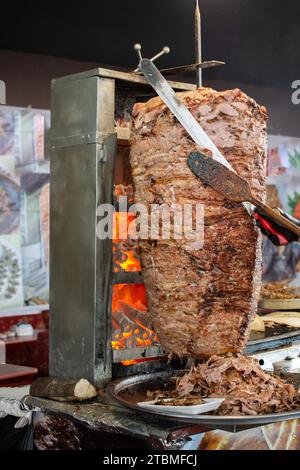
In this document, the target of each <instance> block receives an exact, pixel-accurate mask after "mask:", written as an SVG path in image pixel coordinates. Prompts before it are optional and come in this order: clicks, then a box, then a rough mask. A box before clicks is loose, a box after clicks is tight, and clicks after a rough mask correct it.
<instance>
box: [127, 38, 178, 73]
mask: <svg viewBox="0 0 300 470" xmlns="http://www.w3.org/2000/svg"><path fill="white" fill-rule="evenodd" d="M133 48H134V50H135V51H136V52H137V55H138V56H139V62H141V60H142V58H143V57H142V53H141V49H142V46H141V45H140V44H139V43H136V44H135V45H134V46H133ZM169 52H170V48H169V47H168V46H165V47H163V48H162V50H161V51H160V52H158V54H156V55H154V56H153V57H152V58H151V59H150V60H151V62H154V61H155V60H156V59H158V58H159V57H161V56H162V55H164V54H169ZM139 70H140V69H139V67H137V68H136V69H135V70H134V72H135V73H136V72H139Z"/></svg>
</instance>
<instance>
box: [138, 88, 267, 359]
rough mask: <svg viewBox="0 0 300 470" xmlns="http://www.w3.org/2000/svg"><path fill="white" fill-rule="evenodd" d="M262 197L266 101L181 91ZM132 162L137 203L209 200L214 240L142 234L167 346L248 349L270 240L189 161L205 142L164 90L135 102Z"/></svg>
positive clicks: (193, 352)
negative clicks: (166, 100) (171, 106)
mask: <svg viewBox="0 0 300 470" xmlns="http://www.w3.org/2000/svg"><path fill="white" fill-rule="evenodd" d="M179 96H180V98H181V100H182V101H183V102H184V104H185V105H186V106H187V107H188V108H189V109H190V111H191V112H192V114H193V115H194V116H195V118H196V119H197V120H198V121H199V122H200V124H201V126H202V127H203V128H204V130H205V131H206V132H207V134H208V135H209V136H210V137H211V139H212V140H213V141H214V143H215V144H216V145H217V147H218V148H219V149H220V150H221V152H223V154H224V156H225V157H226V159H227V160H228V161H229V162H230V163H231V164H232V166H233V168H234V169H235V170H236V172H237V173H238V174H239V175H240V176H242V177H243V178H245V179H246V180H247V181H248V182H249V184H250V187H251V190H252V192H253V194H254V196H255V197H257V198H259V199H262V200H263V199H264V194H265V193H264V191H265V190H264V188H265V157H266V119H267V114H266V110H265V108H264V107H261V106H259V105H257V104H256V102H255V101H254V100H252V99H251V98H249V97H248V96H246V95H245V94H244V93H242V92H241V91H240V90H238V89H235V90H230V91H225V92H216V91H214V90H212V89H206V88H200V89H198V90H196V91H194V92H185V93H180V94H179ZM131 135H132V142H131V165H132V172H133V180H134V186H135V201H136V202H137V203H144V204H146V205H147V206H148V208H149V211H150V205H151V204H153V203H154V204H168V205H169V206H171V205H172V204H194V205H195V204H199V203H202V204H203V205H204V215H205V230H204V247H203V248H202V247H201V244H197V243H191V241H190V240H189V239H187V238H184V237H183V238H182V239H176V240H175V239H174V238H171V239H169V240H162V239H159V240H142V241H141V243H140V249H141V259H142V265H143V272H144V280H145V286H146V290H147V296H148V303H149V310H150V314H151V318H152V322H153V325H154V327H155V329H156V331H157V333H158V336H159V339H160V342H161V344H162V346H163V347H164V348H165V350H166V351H167V352H169V353H174V354H176V355H178V356H180V357H184V356H193V357H195V358H207V357H210V356H211V355H213V354H226V353H228V352H240V351H241V350H242V349H243V348H244V346H245V343H246V340H247V336H248V332H249V326H250V321H251V319H252V317H253V315H254V313H255V310H256V302H257V297H258V294H259V288H260V269H261V248H260V245H261V238H260V234H258V233H257V230H256V229H255V227H254V224H253V221H252V220H251V219H250V217H249V215H248V214H247V213H246V211H245V209H244V208H243V207H242V206H241V205H239V204H231V203H229V202H228V200H225V199H224V198H223V197H222V196H220V195H219V194H217V193H216V192H215V191H214V190H213V189H210V188H208V187H205V186H204V185H203V184H202V183H201V181H200V180H199V179H198V178H196V177H195V176H194V175H193V174H192V172H191V171H190V169H189V168H188V166H187V158H188V155H189V154H190V152H192V151H194V150H200V151H202V152H204V153H207V154H208V155H210V153H209V151H207V149H205V148H197V147H196V145H195V144H194V142H193V141H192V139H191V138H190V137H189V136H188V134H187V133H186V131H185V130H184V129H183V127H182V126H181V125H180V124H179V123H178V121H177V120H176V118H174V116H173V115H172V113H171V112H170V111H169V110H168V109H167V108H166V106H165V105H164V104H163V102H162V101H161V100H160V98H153V99H152V100H150V101H149V102H147V103H139V104H136V105H135V107H134V109H133V120H132V132H131Z"/></svg>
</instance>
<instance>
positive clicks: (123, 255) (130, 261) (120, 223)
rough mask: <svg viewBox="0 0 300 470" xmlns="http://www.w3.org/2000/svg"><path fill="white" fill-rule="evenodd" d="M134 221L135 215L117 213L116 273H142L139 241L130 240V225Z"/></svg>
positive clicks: (114, 249)
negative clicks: (128, 231)
mask: <svg viewBox="0 0 300 470" xmlns="http://www.w3.org/2000/svg"><path fill="white" fill-rule="evenodd" d="M133 220H134V215H133V214H127V213H126V212H116V213H115V214H114V232H113V233H114V238H113V257H114V270H115V272H119V271H126V272H137V271H141V263H140V257H139V252H138V243H137V240H132V239H129V238H128V233H127V230H128V225H129V224H130V223H131V222H132V221H133Z"/></svg>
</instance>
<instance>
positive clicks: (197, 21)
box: [195, 0, 202, 88]
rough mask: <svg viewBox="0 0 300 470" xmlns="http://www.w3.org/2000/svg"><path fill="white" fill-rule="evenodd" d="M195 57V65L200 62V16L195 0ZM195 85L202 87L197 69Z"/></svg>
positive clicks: (200, 76) (199, 71)
mask: <svg viewBox="0 0 300 470" xmlns="http://www.w3.org/2000/svg"><path fill="white" fill-rule="evenodd" d="M195 56H196V60H195V62H196V64H200V63H201V62H202V42H201V14H200V8H199V2H198V0H196V9H195ZM196 84H197V88H198V87H200V86H202V70H201V68H197V70H196Z"/></svg>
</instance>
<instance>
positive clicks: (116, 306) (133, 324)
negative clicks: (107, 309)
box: [112, 284, 158, 349]
mask: <svg viewBox="0 0 300 470" xmlns="http://www.w3.org/2000/svg"><path fill="white" fill-rule="evenodd" d="M146 312H147V300H146V291H145V287H144V285H143V284H117V285H115V286H113V298H112V314H113V319H112V324H113V335H112V347H113V349H125V348H134V347H139V346H151V345H153V344H156V343H157V342H158V338H157V335H156V334H155V332H154V331H153V329H152V327H151V325H150V324H149V321H148V319H147V314H146Z"/></svg>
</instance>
